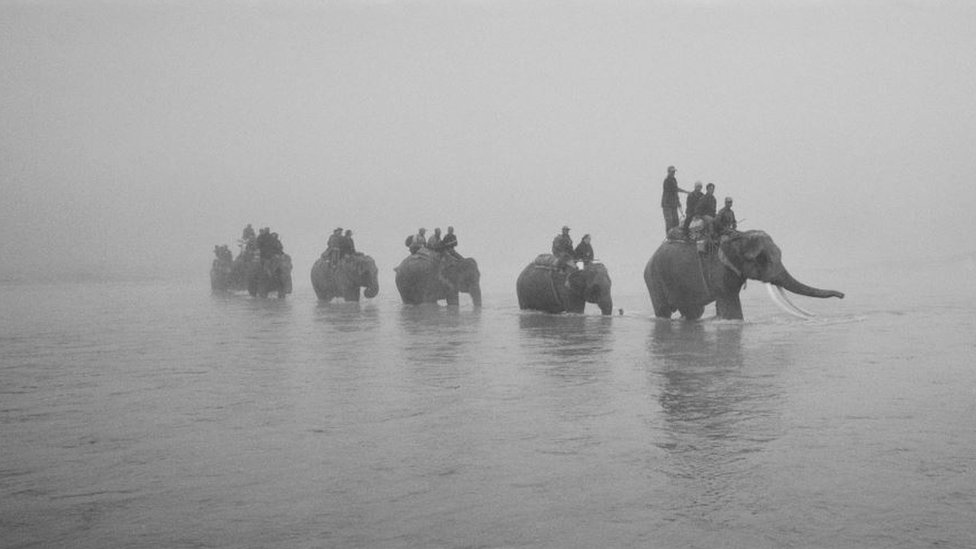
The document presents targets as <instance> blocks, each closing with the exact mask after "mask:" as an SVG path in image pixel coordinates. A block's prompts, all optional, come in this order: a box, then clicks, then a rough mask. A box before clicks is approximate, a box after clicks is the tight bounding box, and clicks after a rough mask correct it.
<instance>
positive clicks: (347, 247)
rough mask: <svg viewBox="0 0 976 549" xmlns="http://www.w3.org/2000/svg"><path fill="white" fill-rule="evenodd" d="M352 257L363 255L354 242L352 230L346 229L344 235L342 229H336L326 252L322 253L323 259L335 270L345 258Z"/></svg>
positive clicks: (326, 247) (327, 244) (326, 246)
mask: <svg viewBox="0 0 976 549" xmlns="http://www.w3.org/2000/svg"><path fill="white" fill-rule="evenodd" d="M351 255H363V254H362V253H360V252H357V251H356V243H355V242H353V240H352V230H351V229H346V232H345V233H343V232H342V227H336V228H335V229H333V231H332V234H331V235H329V241H328V242H327V243H326V245H325V251H324V252H322V259H324V260H325V261H326V262H327V263H328V264H329V266H330V267H332V268H333V269H335V268H336V267H338V266H339V262H340V261H342V260H343V258H345V257H348V256H351Z"/></svg>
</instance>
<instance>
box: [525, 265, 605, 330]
mask: <svg viewBox="0 0 976 549" xmlns="http://www.w3.org/2000/svg"><path fill="white" fill-rule="evenodd" d="M610 285H611V282H610V274H609V273H608V272H607V268H606V267H605V266H604V265H603V264H602V263H590V264H589V265H586V266H585V267H583V269H576V270H571V268H568V267H566V266H565V265H564V264H562V263H560V262H559V261H557V260H556V258H555V257H554V256H553V255H552V254H542V255H540V256H538V257H536V258H535V261H533V262H532V263H529V264H528V265H527V266H526V267H525V268H524V269H522V273H521V274H519V277H518V280H517V281H516V282H515V291H516V293H517V294H518V301H519V308H521V309H533V310H536V311H544V312H547V313H562V312H567V313H582V312H583V309H584V308H585V307H586V304H587V303H595V304H596V305H597V306H598V307H600V312H601V313H602V314H605V315H609V314H612V313H613V297H612V296H611V295H610Z"/></svg>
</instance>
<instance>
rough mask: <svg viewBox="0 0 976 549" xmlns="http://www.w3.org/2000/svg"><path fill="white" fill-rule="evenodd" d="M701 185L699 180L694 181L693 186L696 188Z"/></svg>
mask: <svg viewBox="0 0 976 549" xmlns="http://www.w3.org/2000/svg"><path fill="white" fill-rule="evenodd" d="M701 185H702V183H701V181H695V188H696V189H697V188H698V187H701Z"/></svg>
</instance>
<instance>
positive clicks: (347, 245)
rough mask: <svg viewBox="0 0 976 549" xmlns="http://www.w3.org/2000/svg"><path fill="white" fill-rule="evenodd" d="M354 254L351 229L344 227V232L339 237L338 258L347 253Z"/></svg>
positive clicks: (354, 248) (354, 246)
mask: <svg viewBox="0 0 976 549" xmlns="http://www.w3.org/2000/svg"><path fill="white" fill-rule="evenodd" d="M355 254H356V243H355V242H353V240H352V230H351V229H346V234H344V235H342V237H340V238H339V259H340V260H341V259H342V258H343V257H346V256H347V255H355Z"/></svg>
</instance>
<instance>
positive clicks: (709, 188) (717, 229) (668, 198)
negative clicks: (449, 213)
mask: <svg viewBox="0 0 976 549" xmlns="http://www.w3.org/2000/svg"><path fill="white" fill-rule="evenodd" d="M676 171H677V170H676V169H675V167H674V166H668V175H667V177H666V178H665V179H664V189H663V193H662V195H661V208H662V209H663V212H664V225H665V229H664V230H665V234H666V235H667V237H668V238H669V239H672V240H691V241H694V242H697V243H698V249H699V251H705V250H707V247H708V244H709V242H712V241H716V240H718V239H719V238H721V237H722V236H726V235H730V234H734V233H735V232H736V231H737V222H736V219H735V212H734V211H732V197H726V198H725V207H723V208H722V209H721V210H716V208H717V203H716V199H715V184H714V183H709V184H707V185H705V191H704V192H702V183H701V182H700V181H698V182H695V187H694V190H691V191H686V190H684V189H682V188H680V187H679V186H678V181H677V179H676V178H675V172H676ZM678 193H684V194H687V195H688V197H687V200H686V202H685V211H684V220H683V221H682V220H681V219H680V218H679V213H680V212H681V201H680V199H679V197H678ZM569 230H570V229H569V227H566V226H564V227H563V228H562V232H561V233H560V234H558V235H556V237H555V238H554V239H553V241H552V255H553V257H554V258H555V259H556V262H557V264H559V265H560V266H561V267H565V268H567V269H577V268H579V267H578V266H577V264H582V266H583V267H585V266H586V265H589V264H591V263H592V262H593V245H592V244H591V238H590V235H589V234H586V235H583V239H582V240H581V241H580V243H579V244H578V245H577V246H575V247H574V246H573V239H572V238H571V237H570V236H569ZM239 244H240V246H241V253H240V255H239V256H238V260H239V261H240V260H242V259H250V258H252V257H253V255H254V252H257V254H258V257H259V258H260V259H261V261H262V262H264V261H265V260H268V259H270V258H272V257H274V256H276V255H282V254H284V246H283V245H282V243H281V239H280V238H279V237H278V233H273V232H271V229H270V228H268V227H264V228H262V229H260V230H259V231H258V232H257V233H256V234H255V232H254V228H253V227H252V226H251V224H250V223H249V224H248V225H247V226H246V227H244V230H243V232H242V234H241V239H240V241H239ZM404 244H405V245H406V246H407V247H408V248H409V249H410V253H411V255H415V254H417V253H418V252H420V251H421V250H430V251H432V252H435V253H437V254H438V255H439V256H441V257H444V256H451V257H453V258H455V259H463V256H461V254H459V253H458V252H457V250H456V249H455V248H456V247H457V244H458V240H457V235H455V234H454V227H448V228H447V233H446V234H444V235H443V236H442V235H441V230H440V228H439V227H438V228H435V229H434V233H433V234H432V235H430V236H427V229H425V228H424V227H421V228H420V229H418V230H417V233H416V234H412V235H410V236H408V237H407V238H406V240H405V241H404ZM214 255H216V256H217V259H216V262H220V263H222V264H225V265H227V264H231V263H234V259H233V254H232V253H231V251H230V249H229V248H228V247H227V246H226V245H223V246H221V245H217V246H214ZM353 255H362V254H361V253H360V252H357V251H356V245H355V243H354V242H353V239H352V231H351V230H348V229H347V230H346V231H345V232H343V229H342V227H338V228H336V229H335V230H333V231H332V235H331V236H329V241H328V244H327V248H326V250H325V251H324V252H322V258H323V259H325V260H326V261H328V262H329V263H330V264H331V265H332V267H333V268H335V267H337V266H338V265H339V263H340V262H341V261H342V260H343V258H345V257H348V256H353Z"/></svg>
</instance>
